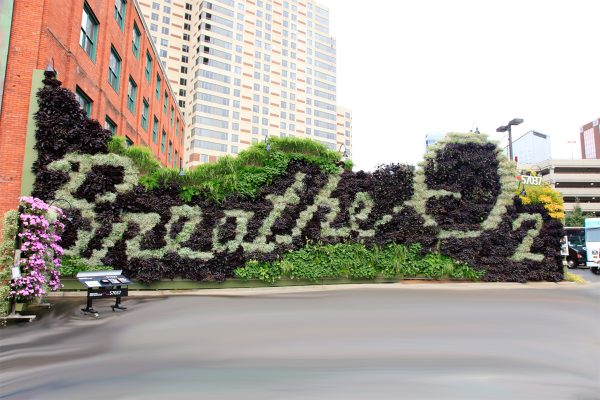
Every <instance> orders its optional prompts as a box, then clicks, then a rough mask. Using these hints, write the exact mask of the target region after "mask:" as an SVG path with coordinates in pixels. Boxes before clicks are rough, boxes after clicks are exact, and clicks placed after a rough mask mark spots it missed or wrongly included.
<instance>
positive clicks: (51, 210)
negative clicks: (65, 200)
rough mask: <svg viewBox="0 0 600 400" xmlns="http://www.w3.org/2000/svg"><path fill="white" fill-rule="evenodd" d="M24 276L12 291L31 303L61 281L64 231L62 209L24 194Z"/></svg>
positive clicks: (56, 286) (16, 282) (21, 216)
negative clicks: (61, 240)
mask: <svg viewBox="0 0 600 400" xmlns="http://www.w3.org/2000/svg"><path fill="white" fill-rule="evenodd" d="M20 201H21V210H22V211H21V213H20V215H19V218H20V220H21V230H20V232H19V238H20V243H21V248H20V250H21V260H20V266H21V277H19V278H17V279H14V280H13V282H12V283H11V291H10V294H11V295H13V296H15V298H16V300H17V301H21V302H29V301H32V300H33V299H35V298H40V297H42V296H43V295H44V294H45V293H46V291H47V290H48V289H50V290H51V291H55V290H57V289H58V288H60V287H62V285H61V283H60V272H59V270H58V269H59V268H60V267H61V258H62V255H63V249H62V247H61V246H60V245H59V244H58V243H59V242H60V239H61V234H62V232H63V230H64V227H65V226H64V224H63V223H62V222H61V221H60V219H61V218H62V217H63V216H64V214H63V211H62V210H61V209H60V208H58V207H54V206H49V205H48V204H46V203H44V202H43V201H42V200H40V199H38V198H35V197H21V198H20Z"/></svg>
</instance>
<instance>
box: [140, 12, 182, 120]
mask: <svg viewBox="0 0 600 400" xmlns="http://www.w3.org/2000/svg"><path fill="white" fill-rule="evenodd" d="M139 4H140V7H141V9H142V14H143V15H144V19H145V20H146V24H147V25H148V27H149V29H150V32H149V33H150V35H151V36H152V40H153V41H154V45H155V46H156V47H157V49H158V53H159V55H160V59H161V61H162V63H163V65H164V66H165V68H166V70H167V77H168V79H169V83H170V84H171V86H172V87H173V91H174V92H175V93H176V94H177V103H178V104H179V107H181V109H182V111H183V110H184V109H185V97H186V95H187V93H186V86H187V79H188V68H189V67H190V59H191V52H190V47H191V40H190V39H191V34H192V0H190V1H186V0H160V1H152V2H148V3H146V2H145V1H140V3H139Z"/></svg>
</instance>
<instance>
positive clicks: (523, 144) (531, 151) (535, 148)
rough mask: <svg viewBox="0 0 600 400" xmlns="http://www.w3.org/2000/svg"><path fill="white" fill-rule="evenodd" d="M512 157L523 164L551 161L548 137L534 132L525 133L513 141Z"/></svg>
mask: <svg viewBox="0 0 600 400" xmlns="http://www.w3.org/2000/svg"><path fill="white" fill-rule="evenodd" d="M507 154H508V151H507ZM513 155H514V157H515V159H516V160H517V162H519V163H525V164H535V163H539V162H542V161H544V160H549V159H551V158H552V154H551V148H550V136H549V135H546V134H543V133H540V132H536V131H529V132H527V133H525V134H524V135H522V136H520V137H519V138H517V139H515V140H513Z"/></svg>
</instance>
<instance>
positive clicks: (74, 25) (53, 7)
mask: <svg viewBox="0 0 600 400" xmlns="http://www.w3.org/2000/svg"><path fill="white" fill-rule="evenodd" d="M87 4H88V6H89V7H90V9H91V10H92V11H93V13H94V15H95V17H96V18H97V19H98V22H99V26H98V37H97V46H96V55H95V59H94V60H92V59H91V58H90V57H89V56H88V54H87V53H86V52H85V51H84V50H83V48H82V47H81V46H80V44H79V36H80V32H81V16H82V12H83V7H84V1H83V0H15V3H14V13H13V22H12V27H11V37H10V47H9V52H8V60H7V68H6V80H5V89H4V100H3V109H2V115H0V154H2V162H1V163H0V193H2V195H1V196H0V213H1V214H4V212H5V211H7V210H9V209H11V208H15V207H16V205H17V199H18V197H19V195H20V189H21V174H22V168H23V167H22V164H23V156H24V147H25V137H26V131H27V115H28V113H29V95H30V91H31V76H32V72H33V70H34V69H45V68H46V66H47V65H48V63H53V65H54V69H55V70H56V71H57V72H58V79H59V80H61V81H62V82H63V87H66V88H68V89H70V90H72V91H75V89H76V87H79V88H80V89H81V90H83V91H84V92H85V93H86V94H87V95H88V96H89V97H90V98H91V99H92V100H93V104H92V118H93V119H96V120H98V121H99V122H100V124H101V125H102V126H104V124H105V120H106V116H108V117H109V118H110V119H111V120H112V121H114V122H115V123H116V124H117V134H119V135H126V136H128V137H129V138H130V139H131V140H132V141H133V142H134V143H135V144H142V145H147V146H148V147H150V148H151V150H152V151H153V152H154V153H155V154H156V155H157V156H158V158H159V159H160V161H161V162H162V163H163V164H165V165H166V164H167V158H168V143H169V142H171V143H172V144H173V151H172V155H173V157H174V155H175V152H177V157H178V158H179V157H181V158H183V146H182V145H181V138H182V136H183V132H184V127H183V118H182V115H181V113H180V112H179V110H178V108H177V105H176V102H175V100H174V99H175V98H176V97H175V96H174V93H172V92H171V90H170V88H169V86H168V85H167V81H168V78H166V76H165V74H164V71H163V70H162V69H161V68H160V67H159V64H160V60H159V57H158V54H156V53H155V51H154V48H153V47H152V46H151V38H150V36H149V35H148V33H147V32H146V31H145V25H144V23H143V21H142V16H141V15H140V14H139V13H138V9H137V7H136V4H135V0H130V1H128V2H127V9H126V19H125V24H124V29H123V30H121V28H120V27H119V25H118V24H117V22H116V20H115V18H114V2H113V1H105V0H88V1H87ZM134 22H135V24H136V25H137V27H138V29H139V30H140V32H141V33H142V35H141V36H142V37H141V40H140V50H139V57H138V58H136V57H135V56H134V54H133V51H132V32H133V25H134ZM111 46H112V47H114V49H115V50H116V51H117V53H118V54H119V56H120V58H121V73H120V81H119V90H118V92H116V91H115V90H114V89H113V88H112V86H110V84H109V83H108V63H109V56H110V51H111ZM146 52H148V53H149V54H150V56H151V58H152V60H153V62H152V76H151V79H150V82H148V81H147V80H146V77H145V66H146ZM157 74H158V75H159V76H160V78H161V81H162V82H161V93H160V95H159V98H158V99H157V98H156V95H155V91H156V86H155V85H156V75H157ZM130 76H131V77H132V79H133V80H134V81H135V82H136V84H137V96H136V106H135V113H131V112H130V111H129V109H128V108H127V88H128V82H129V77H130ZM165 90H166V91H167V92H168V96H169V104H168V107H167V112H166V113H165V112H164V111H163V101H164V93H165ZM143 98H145V99H146V100H147V101H148V103H149V105H150V108H149V113H148V129H147V130H144V129H143V128H142V126H141V115H142V107H143V106H142V99H143ZM171 107H173V108H174V110H175V118H174V121H175V120H177V119H179V133H178V134H177V133H176V129H175V127H176V124H175V123H173V125H171V123H170V113H171ZM154 116H156V117H157V118H158V120H159V131H158V141H157V143H153V140H152V125H153V118H154ZM163 129H164V131H165V132H166V133H167V140H166V145H165V148H166V151H165V152H164V153H162V152H161V143H160V140H161V136H162V131H163ZM178 164H179V161H178V160H177V165H178ZM170 165H171V166H172V165H173V159H172V160H171V163H170Z"/></svg>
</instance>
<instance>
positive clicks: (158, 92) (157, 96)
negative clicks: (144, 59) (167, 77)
mask: <svg viewBox="0 0 600 400" xmlns="http://www.w3.org/2000/svg"><path fill="white" fill-rule="evenodd" d="M156 100H160V76H158V75H156Z"/></svg>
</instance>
